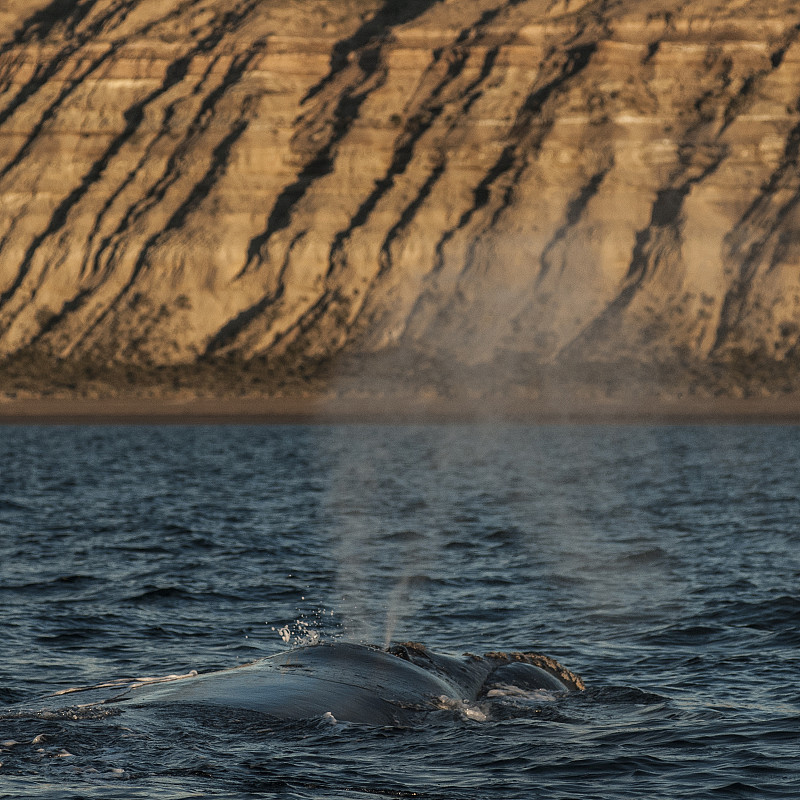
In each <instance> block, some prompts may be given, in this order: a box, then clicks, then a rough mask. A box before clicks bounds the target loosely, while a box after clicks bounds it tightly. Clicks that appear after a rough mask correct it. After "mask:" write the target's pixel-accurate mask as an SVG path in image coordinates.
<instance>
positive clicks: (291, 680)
mask: <svg viewBox="0 0 800 800" xmlns="http://www.w3.org/2000/svg"><path fill="white" fill-rule="evenodd" d="M460 695H461V691H460V688H459V687H458V685H457V684H455V683H454V682H452V681H450V680H448V679H447V678H446V677H445V676H444V675H439V674H435V673H433V672H429V671H427V670H425V669H423V668H422V667H420V666H417V665H416V664H412V663H411V662H409V661H404V660H402V659H399V658H397V657H395V656H394V655H392V654H390V653H387V652H385V651H382V650H378V649H376V648H372V647H367V646H364V645H357V644H348V643H337V644H318V645H313V646H309V647H299V648H297V649H295V650H291V651H288V652H285V653H279V654H277V655H274V656H270V657H268V658H264V659H261V660H259V661H256V662H254V663H252V664H246V665H244V666H241V667H235V668H233V669H228V670H222V671H220V672H212V673H207V674H205V675H198V676H196V677H191V678H186V679H183V680H179V681H175V682H172V683H167V684H162V685H158V686H153V687H142V688H141V689H137V690H135V691H134V692H133V693H132V695H131V696H128V697H126V698H125V702H127V703H133V704H137V705H138V704H152V703H169V704H174V703H180V704H202V705H213V706H223V707H227V708H244V709H249V710H251V711H257V712H261V713H264V714H269V715H271V716H275V717H279V718H281V719H311V718H314V717H321V716H323V715H325V714H327V713H330V714H331V715H332V716H333V717H334V718H335V719H337V720H346V721H349V722H364V723H370V724H373V725H374V724H379V725H392V724H398V723H402V722H405V721H406V720H407V719H408V718H409V716H410V715H411V714H413V713H414V712H419V711H420V710H424V709H426V708H430V703H429V701H430V699H432V698H438V697H442V696H444V697H448V698H459V697H460Z"/></svg>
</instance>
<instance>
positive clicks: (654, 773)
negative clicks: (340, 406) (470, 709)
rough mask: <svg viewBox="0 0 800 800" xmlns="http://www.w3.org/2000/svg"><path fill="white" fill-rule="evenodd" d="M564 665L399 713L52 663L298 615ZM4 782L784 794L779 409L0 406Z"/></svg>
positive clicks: (180, 669)
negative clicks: (232, 419)
mask: <svg viewBox="0 0 800 800" xmlns="http://www.w3.org/2000/svg"><path fill="white" fill-rule="evenodd" d="M336 640H345V641H356V642H369V643H374V644H377V645H380V646H384V645H385V644H386V643H387V642H390V641H392V642H397V641H406V640H414V641H417V642H422V643H424V644H426V645H427V646H428V647H430V648H432V649H436V650H439V651H442V652H445V653H456V654H459V653H463V652H465V651H470V652H473V653H484V652H487V651H492V650H533V651H538V652H542V653H545V654H547V655H550V656H553V657H555V658H557V659H559V660H560V661H561V662H562V663H563V664H565V665H566V666H567V667H569V668H570V669H572V670H573V671H575V672H577V673H579V674H580V675H582V676H583V679H584V680H585V682H586V686H587V689H586V691H585V692H581V693H574V694H570V695H565V696H563V697H561V696H556V695H552V696H543V697H541V698H539V699H537V700H532V701H530V702H529V703H528V704H527V707H526V708H525V709H524V713H514V714H508V713H497V709H495V708H491V707H487V708H486V709H485V711H486V714H485V715H484V716H485V718H481V715H476V714H469V713H463V712H462V711H459V710H458V709H444V710H441V711H435V712H432V713H430V714H428V715H426V716H425V718H424V720H422V721H420V723H419V724H417V725H407V726H404V727H371V726H366V725H357V724H348V723H337V724H331V721H330V719H312V720H308V721H301V722H297V721H295V722H282V721H278V720H274V719H271V718H268V717H264V716H260V715H258V714H255V713H248V712H242V711H226V710H224V709H218V710H215V711H214V712H213V713H210V712H208V711H206V713H200V712H198V713H196V714H193V713H190V711H191V710H186V709H181V710H177V709H174V708H173V709H169V708H161V709H159V708H154V709H153V710H152V711H151V712H147V713H142V712H140V713H137V714H130V713H128V712H126V711H124V710H122V709H120V708H119V707H115V706H113V705H101V706H91V705H90V706H86V707H80V706H79V704H80V698H81V695H80V693H78V694H76V695H61V696H56V697H47V695H50V694H52V693H53V692H55V691H57V690H62V689H65V688H69V687H84V686H92V685H96V684H99V683H102V682H105V681H111V680H114V679H121V678H133V677H139V676H160V675H166V674H170V673H186V672H188V671H190V670H198V671H200V672H203V671H208V670H216V669H221V668H224V667H231V666H235V665H238V664H243V663H246V662H249V661H253V660H255V659H258V658H261V657H264V656H267V655H270V654H273V653H278V652H281V651H283V650H286V649H287V648H290V647H294V646H297V645H298V644H303V643H309V642H314V641H336ZM0 656H1V657H0V762H2V766H0V798H18V797H46V798H72V797H76V798H77V797H80V798H166V799H171V798H176V799H177V798H199V797H215V798H217V797H230V798H245V797H276V798H303V799H305V798H332V799H334V800H336V799H337V798H358V800H363V799H364V798H371V797H372V798H385V797H401V798H406V797H421V798H431V799H432V800H433V799H437V800H450V799H451V798H487V799H489V798H666V799H670V798H728V797H731V798H750V797H752V798H770V797H773V798H781V800H788V799H789V798H796V797H800V428H798V427H780V426H759V425H752V426H699V427H680V426H664V427H645V426H596V427H595V426H523V425H489V424H486V425H417V426H413V425H406V426H391V425H364V426H360V425H344V426H307V427H304V426H300V427H292V426H276V427H269V426H253V427H248V426H218V427H195V426H186V427H179V426H177V427H158V426H155V427H147V426H130V427H126V426H96V427H93V426H86V427H46V426H45V427H36V426H23V427H3V428H0Z"/></svg>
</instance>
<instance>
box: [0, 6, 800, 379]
mask: <svg viewBox="0 0 800 800" xmlns="http://www.w3.org/2000/svg"><path fill="white" fill-rule="evenodd" d="M0 37H2V40H0V354H2V355H3V356H6V357H14V356H16V357H19V356H20V354H23V355H25V354H27V355H35V356H36V355H38V356H39V357H44V358H45V359H48V360H50V361H52V362H53V363H69V362H71V361H81V360H83V361H91V362H92V363H95V364H98V365H103V364H108V363H112V362H113V363H118V364H143V363H144V364H192V363H197V362H198V361H199V362H202V363H209V362H210V363H213V362H215V361H217V360H226V359H228V360H229V359H231V358H235V359H237V360H243V361H247V360H253V359H264V358H265V359H266V361H267V362H269V361H270V360H275V359H283V360H284V361H285V360H286V359H288V360H290V361H295V362H298V363H300V362H315V363H316V362H325V361H326V360H327V359H329V358H331V357H332V356H334V355H335V354H337V353H340V352H342V353H354V354H364V353H375V354H381V353H386V354H389V353H392V354H396V353H401V352H402V353H404V354H406V355H408V354H412V355H413V354H420V353H422V354H426V356H427V357H428V358H432V359H438V360H439V362H440V363H444V364H448V365H451V366H453V365H458V366H459V368H462V367H463V369H464V370H466V371H467V372H468V371H469V370H474V369H480V368H482V365H488V366H487V369H489V368H490V367H491V365H497V364H504V365H510V366H509V367H508V369H509V370H510V371H511V372H513V374H514V375H515V376H516V377H515V378H514V380H515V381H517V382H520V381H521V382H522V383H525V381H526V380H528V379H529V382H532V383H535V382H536V376H537V375H541V374H543V371H546V370H553V369H556V370H557V369H562V368H563V369H570V370H573V372H574V374H575V375H576V376H578V377H577V380H579V381H582V380H584V379H585V380H586V381H589V382H591V381H592V380H595V379H597V375H601V380H605V379H604V378H602V375H603V374H606V375H615V376H617V377H619V376H620V375H622V374H623V373H624V372H625V370H629V371H630V372H631V374H633V373H634V372H635V371H636V369H634V367H635V366H636V365H644V366H646V368H647V370H649V372H648V374H650V375H652V376H655V377H654V380H656V382H659V381H661V383H663V382H664V381H665V380H666V381H669V380H672V378H671V377H670V376H674V375H679V376H680V380H681V381H682V382H683V384H685V385H686V386H688V387H691V386H693V385H697V386H701V387H706V388H709V389H710V390H715V389H716V390H723V391H728V392H741V391H743V390H744V391H753V390H754V387H755V390H756V391H762V392H774V391H781V390H785V389H787V388H790V387H792V386H794V384H795V381H796V378H795V373H796V372H797V369H798V367H797V364H798V362H799V361H800V358H798V339H799V338H800V234H798V231H799V230H800V209H799V208H798V200H800V169H799V165H798V157H799V156H800V108H799V103H800V88H798V87H800V8H798V6H797V4H796V3H793V2H789V0H779V2H772V3H767V2H743V0H708V1H707V2H703V3H678V2H675V0H672V1H671V2H668V1H667V0H661V2H659V0H656V2H653V0H620V2H607V1H605V0H597V1H596V2H591V1H588V0H587V1H585V2H581V0H571V1H570V0H458V2H453V1H452V0H409V1H408V2H404V3H394V2H388V0H387V2H384V3H381V2H379V0H307V1H306V0H304V2H286V3H269V2H259V1H258V0H239V2H228V0H225V1H224V2H223V0H169V2H164V0H158V1H156V0H137V2H129V1H128V0H54V1H53V2H50V3H46V2H41V0H39V2H30V1H29V0H26V2H21V0H11V2H9V0H5V2H0ZM404 363H407V362H404ZM565 365H567V366H565ZM492 368H493V367H492ZM403 371H404V368H403V367H401V366H398V374H402V373H403ZM509 374H510V373H509ZM520 375H522V377H520ZM525 376H527V378H526V377H525ZM581 376H582V377H581ZM592 376H594V377H592ZM659 376H660V377H659ZM665 376H666V377H665ZM731 376H733V377H731Z"/></svg>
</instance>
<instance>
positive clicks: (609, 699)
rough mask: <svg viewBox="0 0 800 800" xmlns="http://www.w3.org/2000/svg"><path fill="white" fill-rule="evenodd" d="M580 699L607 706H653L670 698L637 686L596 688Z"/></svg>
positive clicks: (592, 688)
mask: <svg viewBox="0 0 800 800" xmlns="http://www.w3.org/2000/svg"><path fill="white" fill-rule="evenodd" d="M579 697H583V698H585V699H586V700H588V701H591V702H599V703H604V704H606V705H611V704H619V705H636V706H652V705H658V704H660V703H666V702H667V701H668V698H666V697H663V696H662V695H660V694H656V693H655V692H647V691H644V690H643V689H637V688H636V687H635V686H594V687H589V688H588V689H586V691H585V692H584V693H583V694H582V695H579Z"/></svg>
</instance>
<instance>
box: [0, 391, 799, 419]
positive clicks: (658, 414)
mask: <svg viewBox="0 0 800 800" xmlns="http://www.w3.org/2000/svg"><path fill="white" fill-rule="evenodd" d="M357 423H370V424H412V423H473V424H480V423H488V424H491V423H501V424H502V423H511V424H513V423H520V424H634V425H635V424H656V425H657V424H665V425H670V424H673V425H674V424H687V425H688V424H747V423H751V424H782V425H786V424H800V395H794V394H792V395H783V396H779V397H765V398H742V399H735V398H710V399H705V398H688V399H674V400H661V399H655V398H635V399H630V400H602V401H596V402H590V401H565V400H564V399H563V398H550V399H547V400H531V401H525V402H523V401H508V400H506V399H504V398H493V399H492V398H490V399H482V400H471V401H461V400H443V399H430V400H428V399H423V398H418V397H413V398H402V397H392V398H384V397H380V398H377V397H376V398H370V397H358V398H346V397H345V398H342V397H324V396H312V397H309V396H306V397H263V398H215V397H194V398H163V399H155V398H152V399H151V398H119V399H82V398H30V399H13V400H2V401H0V425H176V424H177V425H225V424H229V425H234V424H240V425H246V424H252V425H291V424H309V425H313V424H357Z"/></svg>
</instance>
